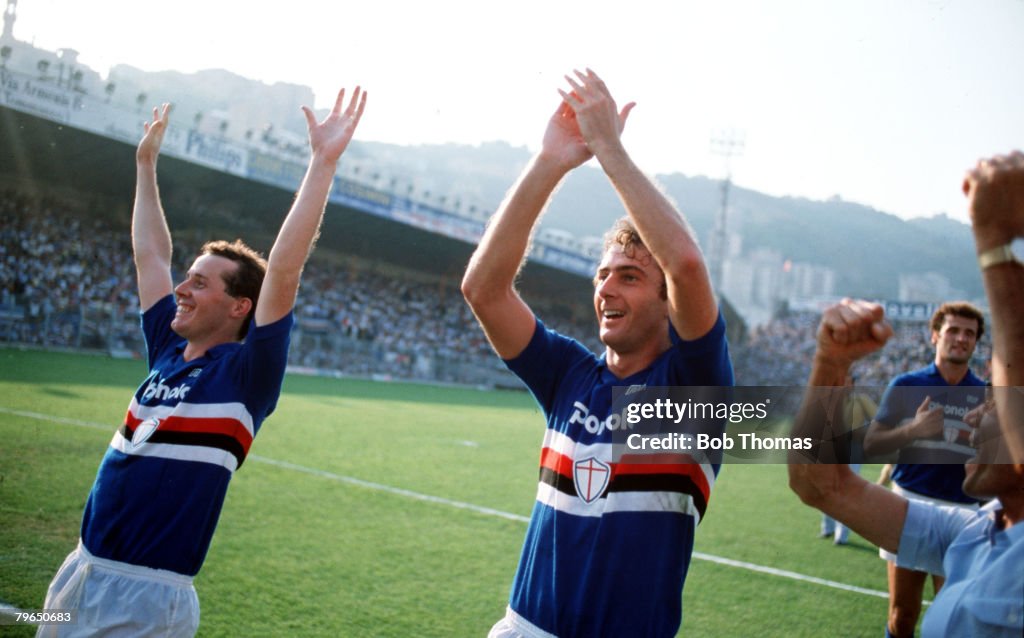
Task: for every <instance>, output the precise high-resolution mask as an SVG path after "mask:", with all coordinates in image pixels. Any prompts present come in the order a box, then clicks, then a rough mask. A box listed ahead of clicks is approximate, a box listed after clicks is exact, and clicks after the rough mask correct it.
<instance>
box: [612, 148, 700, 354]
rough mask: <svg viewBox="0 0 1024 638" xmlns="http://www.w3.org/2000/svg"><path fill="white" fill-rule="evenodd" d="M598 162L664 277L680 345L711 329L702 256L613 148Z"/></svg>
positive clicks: (681, 222)
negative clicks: (682, 341) (681, 341)
mask: <svg viewBox="0 0 1024 638" xmlns="http://www.w3.org/2000/svg"><path fill="white" fill-rule="evenodd" d="M597 157H598V160H599V161H600V162H601V166H602V168H603V169H604V171H605V173H606V174H607V175H608V178H609V180H610V181H611V182H612V185H613V186H614V187H615V190H616V192H618V194H619V198H620V199H621V200H622V203H623V205H624V206H625V208H626V211H627V212H628V213H629V217H630V219H631V220H632V222H633V224H634V225H635V226H636V229H637V232H639V233H640V237H641V238H642V239H643V241H644V245H645V246H646V247H647V249H648V250H649V251H650V252H651V255H653V256H654V259H655V260H656V261H657V262H658V266H659V267H660V268H661V269H662V271H663V272H664V273H665V277H666V285H667V286H668V296H669V304H670V312H671V313H672V323H673V325H674V326H675V327H676V330H677V331H678V332H679V335H680V336H681V337H682V338H684V339H695V338H697V337H700V336H702V335H704V334H705V333H706V332H707V330H709V329H710V328H711V326H712V325H714V322H715V319H716V317H717V314H718V305H717V302H716V300H715V296H714V292H713V290H712V287H711V280H710V278H709V276H708V271H707V266H706V265H705V263H704V255H703V254H702V252H701V250H700V246H699V245H698V244H697V240H696V237H695V235H694V234H693V231H692V229H691V228H690V226H689V224H688V223H687V221H686V219H685V218H684V217H683V215H682V214H681V213H680V212H679V211H678V210H677V209H676V207H675V206H674V205H673V204H672V202H670V201H669V199H668V198H667V197H666V196H665V194H664V193H662V192H661V190H660V189H659V188H658V186H657V185H655V183H654V182H652V181H651V179H650V178H648V177H647V175H645V174H644V173H643V172H642V171H641V170H640V169H639V168H638V167H637V166H636V165H635V164H634V163H633V161H632V159H631V158H630V157H629V155H628V154H627V153H626V152H625V150H624V149H622V147H621V146H619V145H614V146H611V147H610V148H609V149H601V151H600V152H599V153H598V154H597Z"/></svg>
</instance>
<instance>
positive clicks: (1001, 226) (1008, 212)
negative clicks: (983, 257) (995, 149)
mask: <svg viewBox="0 0 1024 638" xmlns="http://www.w3.org/2000/svg"><path fill="white" fill-rule="evenodd" d="M963 191H964V194H965V195H967V202H968V210H969V212H970V214H971V221H972V223H973V225H974V233H975V236H976V237H977V240H978V245H979V248H981V249H988V248H992V247H994V246H998V245H1000V244H1003V243H1007V242H1009V241H1011V240H1012V239H1014V238H1016V237H1021V236H1024V153H1021V152H1020V151H1015V152H1013V153H1010V154H1009V155H1000V156H996V157H993V158H991V159H984V160H980V161H979V162H978V164H977V165H976V166H975V167H974V168H973V169H971V170H969V171H968V172H967V175H966V176H965V177H964V183H963Z"/></svg>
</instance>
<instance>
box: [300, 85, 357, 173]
mask: <svg viewBox="0 0 1024 638" xmlns="http://www.w3.org/2000/svg"><path fill="white" fill-rule="evenodd" d="M344 104H345V89H341V90H340V91H338V98H337V99H336V100H335V101H334V108H333V109H331V112H330V113H329V114H328V115H327V117H326V118H324V121H322V122H319V123H318V122H317V121H316V116H315V115H314V114H313V111H312V109H310V108H309V107H307V106H304V107H302V112H303V113H304V114H305V116H306V126H307V127H308V129H309V146H310V149H311V150H312V152H313V155H314V156H317V157H320V158H322V159H324V160H326V161H331V162H337V161H338V158H339V157H341V154H342V153H344V152H345V149H346V148H348V143H349V142H351V141H352V135H353V133H355V130H356V126H358V125H359V119H360V118H361V117H362V116H363V109H364V108H365V107H366V91H363V90H361V89H360V88H359V87H358V86H357V87H356V88H355V91H353V92H352V99H350V100H349V103H348V106H347V107H345V109H344V111H343V110H342V107H343V106H344Z"/></svg>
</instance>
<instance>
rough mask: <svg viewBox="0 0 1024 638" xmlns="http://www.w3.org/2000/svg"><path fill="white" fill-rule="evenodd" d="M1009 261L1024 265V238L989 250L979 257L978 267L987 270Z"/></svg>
mask: <svg viewBox="0 0 1024 638" xmlns="http://www.w3.org/2000/svg"><path fill="white" fill-rule="evenodd" d="M1008 261H1012V262H1016V263H1018V264H1020V263H1024V237H1018V238H1016V239H1014V240H1013V241H1012V242H1010V243H1008V244H1003V245H1002V246H996V247H995V248H989V249H988V250H986V251H985V252H983V253H981V254H980V255H978V266H979V267H980V268H981V269H982V270H985V269H986V268H988V267H990V266H996V265H998V264H1005V263H1006V262H1008Z"/></svg>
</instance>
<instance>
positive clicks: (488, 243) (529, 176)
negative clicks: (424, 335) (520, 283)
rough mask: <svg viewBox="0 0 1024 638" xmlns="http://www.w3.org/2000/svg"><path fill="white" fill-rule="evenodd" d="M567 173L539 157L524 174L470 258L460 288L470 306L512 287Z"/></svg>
mask: <svg viewBox="0 0 1024 638" xmlns="http://www.w3.org/2000/svg"><path fill="white" fill-rule="evenodd" d="M565 174H566V170H564V169H562V168H559V167H558V166H557V165H556V164H554V163H553V162H552V161H550V160H549V159H547V158H545V157H544V156H541V155H538V156H536V157H534V158H533V159H532V160H531V161H530V164H529V165H528V166H527V167H526V169H525V170H524V171H523V174H522V175H521V176H520V178H519V180H518V181H517V182H516V184H515V185H514V186H513V187H512V189H511V190H510V191H509V193H508V195H507V196H506V198H505V200H504V201H503V202H502V204H501V206H500V207H499V208H498V212H497V213H495V215H494V217H493V218H492V219H491V222H490V223H489V224H488V226H487V230H486V231H485V232H484V236H483V238H482V239H481V240H480V245H479V246H478V247H477V249H476V251H474V253H473V256H472V258H471V259H470V263H469V267H468V268H467V269H466V275H465V277H464V278H463V285H462V289H463V292H464V293H465V294H466V297H467V299H469V300H470V303H471V304H472V303H474V300H480V298H481V297H484V296H486V295H488V294H495V293H497V292H498V291H505V290H509V289H511V288H512V286H513V283H514V281H515V277H516V274H517V273H518V272H519V268H520V266H521V265H522V262H523V258H524V257H525V256H526V251H527V249H528V248H529V244H530V235H531V234H532V232H533V228H534V226H535V225H536V223H537V219H538V218H539V217H540V215H541V213H542V212H543V210H544V207H545V206H546V205H547V202H548V200H549V199H550V198H551V195H552V193H553V192H554V190H555V188H556V187H557V186H558V183H559V182H560V181H561V180H562V178H563V177H564V176H565Z"/></svg>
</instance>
